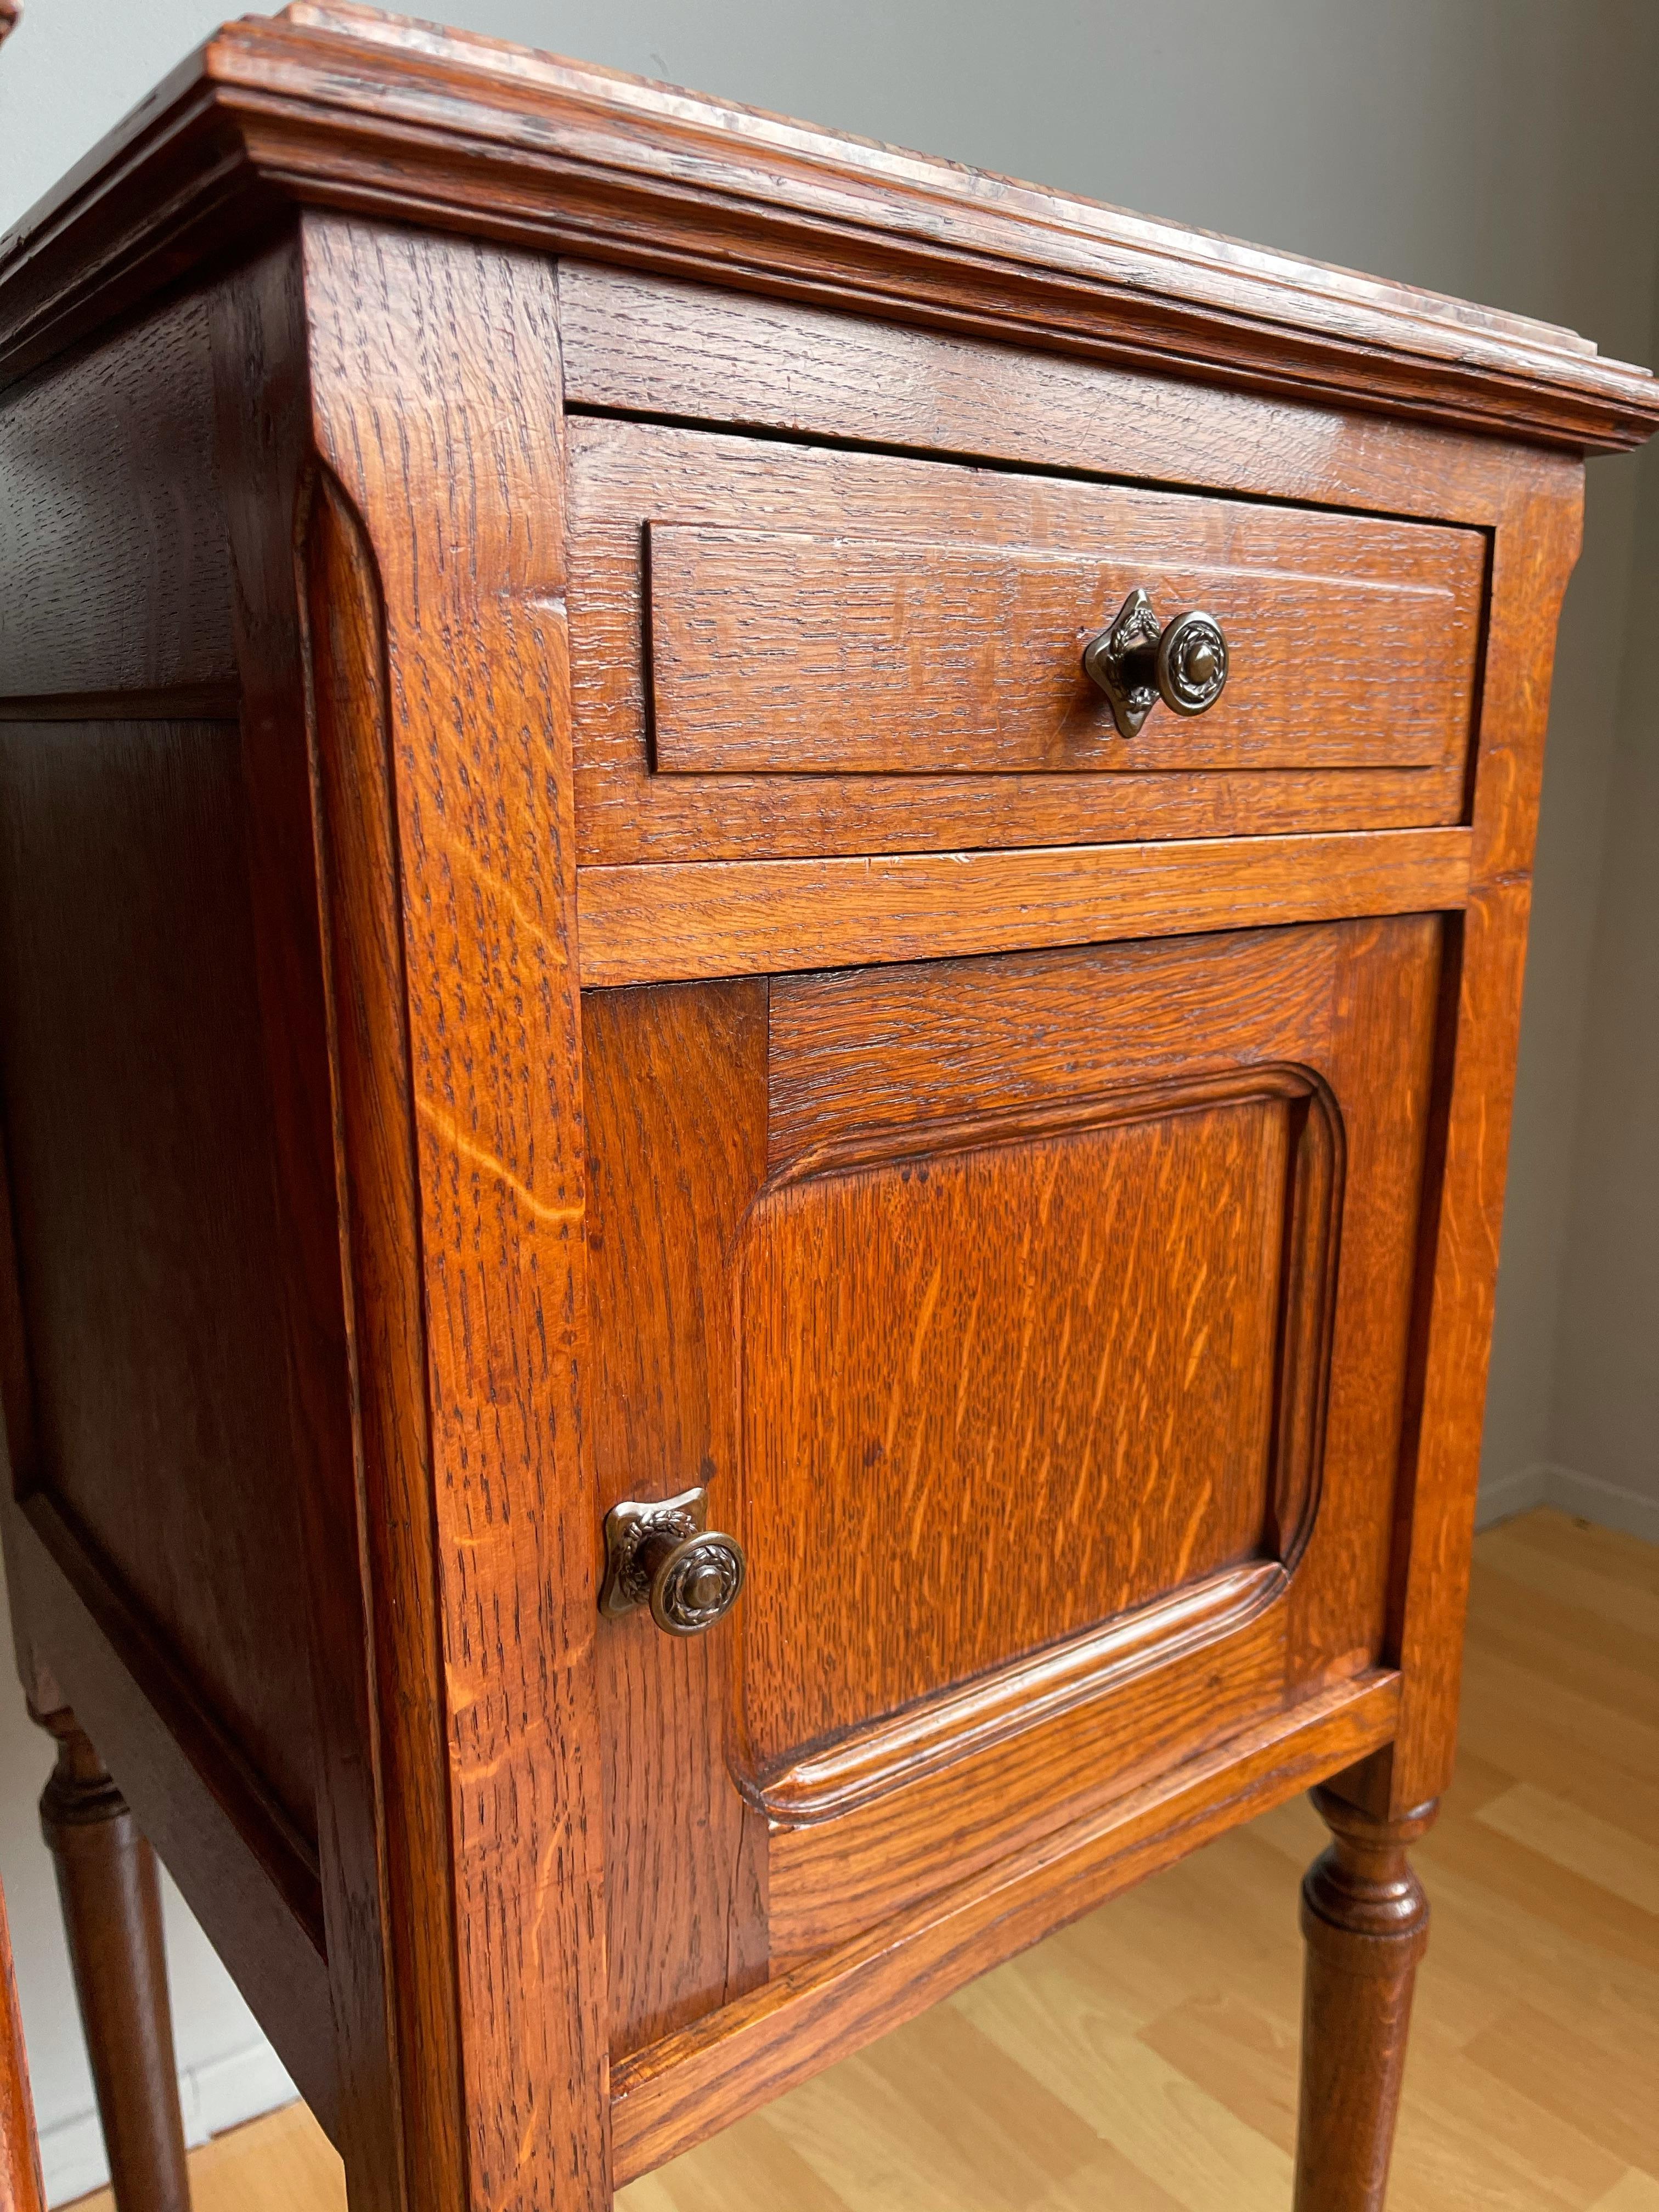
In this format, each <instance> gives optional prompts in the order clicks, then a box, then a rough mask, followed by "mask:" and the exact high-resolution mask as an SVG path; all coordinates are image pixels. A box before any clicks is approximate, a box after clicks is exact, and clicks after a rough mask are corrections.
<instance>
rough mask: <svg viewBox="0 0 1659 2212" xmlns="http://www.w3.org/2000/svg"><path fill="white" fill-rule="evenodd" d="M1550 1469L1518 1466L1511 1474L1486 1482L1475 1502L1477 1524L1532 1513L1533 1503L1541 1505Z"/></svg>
mask: <svg viewBox="0 0 1659 2212" xmlns="http://www.w3.org/2000/svg"><path fill="white" fill-rule="evenodd" d="M1550 1472H1551V1470H1550V1469H1549V1468H1547V1467H1517V1468H1516V1469H1515V1471H1514V1473H1513V1474H1500V1475H1499V1476H1498V1477H1497V1479H1496V1480H1494V1481H1492V1482H1483V1483H1482V1484H1481V1486H1480V1496H1479V1497H1478V1498H1476V1500H1475V1502H1474V1525H1475V1527H1476V1528H1491V1527H1492V1523H1493V1522H1495V1521H1509V1520H1512V1519H1513V1518H1514V1516H1515V1515H1516V1514H1517V1513H1530V1512H1531V1511H1532V1510H1533V1508H1534V1505H1541V1504H1543V1502H1544V1492H1545V1488H1546V1486H1547V1483H1548V1480H1549V1476H1550Z"/></svg>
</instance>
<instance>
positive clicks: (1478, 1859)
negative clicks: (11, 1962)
mask: <svg viewBox="0 0 1659 2212" xmlns="http://www.w3.org/2000/svg"><path fill="white" fill-rule="evenodd" d="M1321 1843H1322V1830H1321V1827H1320V1825H1319V1822H1318V1820H1317V1819H1316V1816H1315V1815H1314V1814H1313V1813H1312V1812H1311V1811H1310V1808H1308V1806H1307V1804H1306V1803H1305V1802H1302V1801H1298V1802H1296V1803H1294V1804H1291V1805H1288V1806H1285V1807H1283V1808H1280V1810H1279V1811H1278V1812H1276V1813H1273V1814H1268V1815H1267V1817H1266V1818H1264V1819H1262V1820H1257V1821H1255V1823H1254V1824H1253V1825H1252V1826H1249V1827H1247V1828H1243V1829H1241V1830H1239V1831H1237V1832H1236V1833H1234V1834H1233V1835H1231V1836H1228V1837H1225V1838H1223V1839H1222V1840H1221V1841H1220V1842H1218V1843H1215V1844H1210V1845H1209V1846H1208V1847H1207V1848H1206V1849H1205V1850H1201V1851H1200V1852H1198V1853H1196V1854H1195V1855H1194V1857H1191V1858H1189V1859H1188V1860H1187V1861H1186V1862H1185V1863H1183V1864H1182V1865H1181V1866H1178V1867H1175V1868H1172V1869H1170V1871H1169V1872H1167V1873H1165V1874H1163V1875H1158V1877H1157V1878H1156V1879H1155V1880H1153V1881H1149V1882H1147V1883H1146V1884H1145V1885H1144V1886H1143V1887H1141V1888H1139V1890H1136V1891H1133V1893H1130V1894H1129V1895H1128V1896H1127V1897H1123V1898H1120V1899H1116V1900H1115V1902H1114V1903H1113V1904H1111V1905H1107V1906H1105V1907H1104V1908H1103V1910H1102V1911H1098V1912H1097V1913H1094V1914H1092V1915H1091V1917H1089V1918H1088V1919H1086V1920H1083V1921H1080V1922H1079V1923H1078V1924H1077V1925H1076V1926H1075V1927H1073V1928H1071V1929H1066V1930H1065V1931H1064V1932H1063V1933H1062V1934H1060V1935H1059V1936H1053V1937H1051V1938H1050V1939H1049V1941H1048V1942H1046V1943H1044V1944H1042V1945H1041V1946H1039V1948H1037V1949H1036V1950H1034V1951H1031V1952H1028V1953H1027V1954H1026V1955H1025V1956H1024V1958H1021V1959H1018V1960H1015V1961H1014V1962H1013V1963H1012V1965H1009V1966H1003V1967H1001V1968H1000V1969H999V1970H998V1971H997V1972H994V1973H991V1974H987V1975H986V1976H985V1977H984V1978H982V1979H981V1980H980V1981H978V1982H975V1983H974V1984H972V1985H971V1986H970V1987H969V1988H968V1989H966V1990H963V1992H962V1993H961V1995H960V1996H957V1997H955V1998H953V1999H951V2000H950V2001H949V2002H946V2003H944V2004H941V2005H939V2006H937V2007H936V2008H934V2009H933V2011H932V2012H929V2013H927V2014H926V2015H924V2016H923V2017H922V2018H921V2019H920V2020H918V2021H914V2022H912V2024H911V2025H910V2026H909V2027H903V2028H900V2029H899V2030H897V2031H896V2033H893V2034H891V2035H890V2036H888V2037H886V2038H885V2039H884V2041H882V2042H880V2043H878V2044H876V2045H872V2048H871V2049H870V2050H869V2051H866V2052H865V2053H864V2054H862V2055H861V2056H860V2057H857V2058H853V2059H849V2060H847V2061H846V2062H844V2063H842V2064H841V2065H839V2066H836V2067H834V2068H832V2069H830V2070H829V2072H828V2073H826V2074H823V2075H820V2076H819V2078H818V2079H817V2081H814V2082H811V2083H809V2084H808V2085H807V2086H806V2087H804V2088H800V2089H797V2090H795V2091H793V2093H791V2094H790V2095H788V2096H787V2097H784V2098H782V2099H781V2100H779V2101H778V2102H777V2103H776V2104H774V2105H772V2106H768V2107H767V2109H766V2110H765V2111H763V2112H759V2113H757V2115H755V2116H754V2117H753V2118H750V2119H748V2120H745V2121H743V2122H741V2123H740V2124H738V2126H736V2127H734V2128H732V2129H730V2130H727V2131H726V2134H724V2135H723V2136H719V2137H717V2138H716V2139H715V2140H714V2142H709V2143H708V2144H706V2145H704V2147H703V2148H702V2149H701V2150H697V2151H693V2152H691V2153H690V2154H688V2155H687V2156H685V2157H684V2158H682V2159H679V2160H677V2161H676V2162H675V2163H674V2164H673V2165H672V2166H665V2167H664V2168H663V2169H662V2170H661V2171H660V2172H658V2173H655V2174H652V2175H650V2176H648V2177H647V2179H645V2180H643V2181H639V2182H635V2184H634V2185H633V2186H632V2187H631V2188H629V2189H628V2190H626V2191H624V2192H623V2195H622V2196H621V2197H619V2198H618V2199H617V2203H618V2206H619V2208H622V2212H1073V2208H1076V2212H1083V2208H1085V2207H1086V2208H1089V2212H1178V2208H1179V2209H1180V2212H1256V2208H1258V2207H1259V2208H1261V2212H1268V2208H1271V2212H1288V2207H1289V2204H1290V2179H1291V2133H1292V2110H1293V2106H1292V2095H1293V2086H1294V2080H1295V2069H1296V2043H1297V2005H1298V1984H1299V1978H1300V1972H1301V1961H1300V1957H1299V1946H1298V1942H1297V1934H1296V1894H1297V1880H1298V1877H1299V1876H1300V1875H1301V1872H1302V1869H1303V1868H1304V1865H1305V1864H1306V1863H1307V1862H1308V1860H1309V1859H1310V1857H1312V1856H1313V1854H1314V1852H1315V1851H1316V1850H1318V1849H1319V1848H1320V1847H1321ZM1417 1863H1418V1866H1419V1869H1421V1872H1422V1875H1423V1879H1424V1881H1425V1884H1426V1886H1427V1887H1428V1891H1429V1894H1430V1897H1431V1900H1432V1904H1433V1909H1434V1916H1435V1917H1434V1926H1433V1932H1432V1936H1431V1942H1430V1948H1429V1954H1428V1958H1427V1960H1426V1961H1425V1965H1424V1967H1423V1970H1422V1973H1421V1976H1420V1978H1419V1984H1418V2002H1417V2014H1416V2019H1415V2023H1414V2028H1413V2046H1412V2058H1411V2063H1410V2066H1409V2068H1408V2070H1407V2076H1406V2090H1405V2106H1404V2110H1403V2112H1402V2114H1401V2123H1400V2133H1399V2139H1398V2144H1397V2148H1396V2152H1395V2175H1394V2184H1393V2188H1392V2191H1391V2192H1390V2193H1391V2202H1392V2203H1393V2206H1394V2207H1395V2212H1487V2208H1492V2212H1498V2208H1503V2212H1555V2209H1556V2208H1561V2212H1659V1547H1653V1546H1650V1545H1644V1544H1640V1543H1638V1542H1637V1541H1634V1540H1633V1539H1632V1538H1629V1537H1623V1536H1614V1535H1609V1534H1606V1533H1605V1532H1604V1531H1601V1530H1599V1529H1595V1528H1587V1527H1584V1526H1583V1525H1582V1524H1580V1523H1577V1522H1571V1521H1568V1520H1566V1519H1565V1518H1564V1517H1563V1516H1561V1515H1559V1514H1556V1513H1548V1512H1540V1513H1534V1514H1529V1515H1528V1516H1526V1517H1525V1518H1523V1519H1522V1520H1518V1521H1514V1522H1509V1523H1508V1524H1507V1525H1506V1526H1504V1527H1502V1528H1496V1529H1493V1530H1492V1531H1490V1532H1489V1533H1488V1534H1486V1535H1484V1536H1482V1537H1481V1538H1480V1541H1479V1543H1478V1546H1477V1547H1476V1570H1475V1581H1474V1603H1473V1607H1472V1611H1471V1619H1470V1628H1469V1647H1468V1672H1467V1675H1466V1683H1465V1692H1464V1734H1463V1753H1462V1766H1461V1770H1460V1773H1459V1777H1458V1781H1457V1784H1456V1787H1455V1790H1453V1792H1452V1794H1451V1796H1450V1798H1449V1802H1448V1804H1447V1808H1446V1810H1445V1812H1444V1814H1443V1816H1442V1818H1441V1820H1440V1824H1439V1826H1438V1827H1437V1829H1436V1830H1435V1831H1434V1832H1433V1833H1432V1834H1431V1836H1430V1837H1429V1838H1428V1839H1427V1841H1426V1842H1425V1844H1423V1845H1422V1846H1421V1847H1420V1848H1419V1851H1418V1853H1417ZM192 2166H193V2171H194V2175H195V2185H196V2212H279V2208H280V2212H341V2208H342V2207H343V2204H344V2201H345V2199H344V2191H343V2185H342V2182H341V2177H340V2166H339V2162H338V2160H337V2159H336V2157H335V2155H334V2154H333V2152H332V2151H331V2149H330V2148H328V2146H327V2144H326V2142H325V2141H324V2138H323V2136H322V2135H321V2133H320V2131H319V2130H318V2129H317V2127H316V2125H315V2124H314V2123H313V2121H312V2120H311V2118H310V2117H309V2115H308V2114H307V2113H306V2112H305V2111H304V2110H303V2108H301V2107H300V2106H295V2107H292V2108H291V2109H290V2110H289V2112H282V2113H278V2114H276V2116H275V2117H274V2118H270V2119H267V2120H262V2121H258V2122H256V2123H255V2124H253V2125H252V2126H251V2127H247V2128H244V2129H241V2130H238V2131H237V2132H236V2133H235V2134H234V2135H229V2136H222V2137H221V2138H220V2139H219V2140H218V2141H217V2142H213V2143H210V2144H209V2145H207V2146H206V2148H204V2149H202V2150H199V2151H197V2153H195V2154H194V2157H193V2160H192ZM86 2201H87V2203H88V2204H89V2205H92V2206H95V2207H98V2208H100V2212H103V2208H105V2207H106V2206H107V2205H108V2203H109V2200H108V2198H107V2197H93V2198H89V2199H88V2200H86Z"/></svg>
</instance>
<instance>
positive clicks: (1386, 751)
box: [570, 420, 1486, 863]
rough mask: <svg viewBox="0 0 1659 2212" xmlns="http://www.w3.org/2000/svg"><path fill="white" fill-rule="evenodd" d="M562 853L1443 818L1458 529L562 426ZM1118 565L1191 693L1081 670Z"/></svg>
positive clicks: (1471, 542) (1085, 835)
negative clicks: (567, 717) (1191, 623)
mask: <svg viewBox="0 0 1659 2212" xmlns="http://www.w3.org/2000/svg"><path fill="white" fill-rule="evenodd" d="M572 435H573V453H572V520H573V532H572V550H571V582H570V592H571V596H570V607H571V626H572V659H573V685H574V709H575V714H574V730H575V756H576V775H577V799H578V808H579V826H580V837H581V849H582V857H583V859H584V860H586V861H587V862H589V863H596V862H597V863H605V862H617V861H626V860H641V859H646V858H704V859H712V858H723V857H730V858H741V857H745V856H758V855H762V854H771V855H777V854H820V853H826V854H827V853H836V852H860V851H865V852H867V851H883V850H902V849H926V848H929V847H933V848H951V847H953V846H961V845H972V846H976V847H985V846H996V845H1003V846H1018V845H1024V844H1034V845H1036V844H1045V843H1081V842H1109V841H1112V840H1116V839H1119V838H1123V837H1129V836H1138V837H1151V836H1216V835H1224V834H1232V833H1237V832H1249V831H1255V832H1261V833H1266V832H1272V831H1282V830H1287V829H1291V830H1294V829H1316V828H1322V829H1328V828H1383V827H1400V826H1405V825H1407V824H1412V825H1425V826H1427V825H1432V824H1437V823H1449V822H1453V821H1455V820H1456V819H1457V818H1458V816H1459V813H1460V811H1461V808H1462V790H1463V778H1464V767H1465V760H1466V755H1467V751H1468V743H1469V732H1470V726H1471V715H1472V707H1473V698H1474V678H1475V670H1476V665H1477V662H1478V658H1479V649H1480V621H1481V606H1482V599H1483V587H1484V577H1485V550H1486V549H1485V539H1484V537H1483V535H1482V533H1481V532H1479V531H1475V530H1470V529H1462V528H1449V527H1441V526H1433V525H1430V524H1425V523H1416V522H1401V521H1391V520H1381V519H1378V518H1376V517H1373V516H1362V515H1352V514H1346V513H1332V512H1327V511H1323V510H1319V509H1314V508H1305V507H1291V506H1287V505H1279V504H1273V503H1269V502H1266V501H1243V500H1237V499H1225V498H1220V497H1215V496H1207V495H1197V494H1191V493H1177V492H1163V491H1151V490H1145V489H1133V488H1130V487H1127V486H1122V485H1115V484H1106V483H1093V482H1083V481H1077V480H1073V479H1069V478H1066V477H1053V476H1043V475H1037V474H1035V473H1030V472H1019V471H1006V470H995V469H989V468H982V467H975V466H969V465H963V464H959V463H953V462H948V461H942V460H915V459H907V458H902V457H898V456H891V455H884V454H873V453H848V452H842V451H836V450H831V449H825V448H814V447H803V446H795V445H787V444H783V443H781V442H777V441H760V440H757V439H750V438H738V437H731V436H725V435H717V434H713V433H708V432H698V431H689V430H678V429H671V428H662V427H659V426H654V425H647V424H637V423H627V422H601V421H596V420H588V421H585V422H577V423H575V424H574V425H573V433H572ZM1137 589H1139V590H1141V591H1144V592H1146V594H1147V595H1148V598H1149V600H1150V602H1151V606H1152V611H1153V612H1154V614H1155V615H1156V617H1158V619H1160V620H1167V619H1168V618H1169V617H1171V616H1173V615H1174V614H1175V613H1176V612H1177V611H1182V610H1186V609H1191V608H1201V609H1203V610H1205V611H1207V612H1208V613H1209V614H1211V615H1212V616H1213V617H1215V618H1216V620H1217V621H1218V623H1219V624H1220V626H1221V628H1222V630H1223V632H1224V634H1225V639H1226V642H1227V653H1228V673H1227V680H1226V683H1225V688H1224V689H1223V690H1222V691H1221V693H1220V695H1219V696H1218V697H1217V698H1216V699H1215V701H1214V702H1213V704H1212V705H1210V706H1209V707H1208V708H1207V709H1206V710H1205V711H1203V712H1201V713H1198V714H1179V713H1175V712H1172V711H1170V708H1169V707H1168V706H1166V705H1164V703H1163V702H1158V704H1156V705H1154V706H1153V708H1152V712H1151V713H1150V714H1148V715H1147V717H1146V720H1145V721H1144V722H1143V723H1142V725H1141V726H1140V727H1139V730H1138V731H1136V732H1134V733H1133V734H1132V735H1126V734H1124V733H1123V732H1122V731H1121V730H1120V728H1119V727H1118V726H1117V724H1116V723H1115V720H1114V716H1113V713H1112V709H1111V707H1110V705H1109V702H1108V700H1107V698H1106V696H1104V694H1103V691H1102V690H1100V689H1099V688H1097V685H1096V684H1093V683H1091V680H1090V679H1089V678H1088V676H1087V675H1086V674H1085V671H1084V666H1083V654H1084V649H1085V646H1086V645H1087V644H1088V642H1089V641H1090V640H1091V638H1093V637H1094V636H1096V635H1097V634H1099V633H1100V632H1101V631H1103V629H1106V628H1107V627H1108V626H1109V624H1110V623H1112V622H1113V620H1114V618H1115V616H1116V615H1117V613H1118V611H1119V609H1120V608H1121V606H1122V605H1123V603H1124V601H1125V600H1126V599H1127V597H1128V595H1129V594H1130V593H1131V592H1134V591H1135V590H1137Z"/></svg>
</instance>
